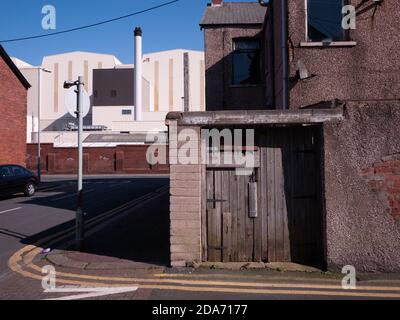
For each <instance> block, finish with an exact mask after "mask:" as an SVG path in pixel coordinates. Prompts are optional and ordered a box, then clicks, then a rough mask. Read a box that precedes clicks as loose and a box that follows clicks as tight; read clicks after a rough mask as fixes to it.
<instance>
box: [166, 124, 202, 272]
mask: <svg viewBox="0 0 400 320" xmlns="http://www.w3.org/2000/svg"><path fill="white" fill-rule="evenodd" d="M185 129H189V130H194V131H195V132H197V134H196V135H193V134H191V135H190V141H191V142H192V143H193V144H194V145H197V147H198V149H197V150H198V152H197V153H195V154H190V155H189V156H188V158H187V159H188V160H190V161H191V162H192V163H195V164H187V165H182V164H179V163H180V162H179V159H178V157H177V155H178V148H180V147H181V146H182V144H183V143H185V141H186V139H184V140H183V141H179V138H178V132H179V133H181V132H182V130H185ZM194 131H193V132H194ZM199 132H200V129H199V128H196V127H185V128H178V130H177V132H176V133H173V132H171V130H170V148H169V154H170V163H171V166H170V170H171V174H170V194H171V195H170V228H171V230H170V240H171V265H172V266H173V267H184V266H186V263H187V262H192V261H200V260H201V177H202V175H201V170H202V167H201V165H200V143H199V142H200V139H199V137H200V133H199ZM174 141H176V143H175V142H174Z"/></svg>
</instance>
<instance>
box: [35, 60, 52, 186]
mask: <svg viewBox="0 0 400 320" xmlns="http://www.w3.org/2000/svg"><path fill="white" fill-rule="evenodd" d="M42 71H43V72H46V73H51V71H50V70H46V69H44V68H40V67H39V68H38V164H37V176H38V178H39V181H41V175H42V168H41V161H42V159H41V158H42V157H41V153H42V147H41V137H40V134H41V130H42V129H41V125H40V119H41V110H42Z"/></svg>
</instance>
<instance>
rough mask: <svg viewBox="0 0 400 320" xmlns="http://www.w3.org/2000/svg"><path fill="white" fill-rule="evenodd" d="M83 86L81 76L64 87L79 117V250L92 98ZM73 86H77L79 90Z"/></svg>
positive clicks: (71, 108) (82, 235) (82, 234)
mask: <svg viewBox="0 0 400 320" xmlns="http://www.w3.org/2000/svg"><path fill="white" fill-rule="evenodd" d="M83 86H84V83H83V77H79V78H78V80H77V81H74V82H70V81H66V82H64V89H68V90H69V91H68V92H67V94H66V96H65V105H66V107H67V110H68V112H69V114H70V115H72V116H76V117H77V118H78V190H77V191H78V202H77V208H76V224H75V247H76V249H77V250H78V251H80V250H82V249H83V246H84V241H85V214H84V212H83V118H84V117H86V116H87V114H88V113H89V110H90V98H89V95H88V94H87V93H86V91H85V89H84V87H83ZM73 87H76V89H77V90H75V89H74V88H73ZM76 94H78V95H76Z"/></svg>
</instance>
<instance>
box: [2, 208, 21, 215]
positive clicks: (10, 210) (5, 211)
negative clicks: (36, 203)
mask: <svg viewBox="0 0 400 320" xmlns="http://www.w3.org/2000/svg"><path fill="white" fill-rule="evenodd" d="M21 209H22V208H14V209H9V210H4V211H0V214H2V213H7V212H13V211H17V210H21Z"/></svg>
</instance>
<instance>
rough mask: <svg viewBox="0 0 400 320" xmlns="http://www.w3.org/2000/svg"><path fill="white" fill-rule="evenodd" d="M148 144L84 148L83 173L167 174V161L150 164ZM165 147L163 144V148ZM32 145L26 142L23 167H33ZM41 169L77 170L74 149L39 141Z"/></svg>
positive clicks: (51, 171)
mask: <svg viewBox="0 0 400 320" xmlns="http://www.w3.org/2000/svg"><path fill="white" fill-rule="evenodd" d="M148 147H149V146H147V145H137V146H134V145H132V146H117V147H108V148H84V150H83V170H84V173H85V174H114V173H116V174H125V173H126V174H142V173H143V174H147V173H169V168H168V165H167V164H157V165H154V166H151V165H150V164H149V163H148V162H147V158H146V152H147V149H148ZM166 148H167V147H166ZM37 152H38V147H37V145H36V144H28V153H27V160H26V162H27V167H28V168H29V169H30V170H32V171H36V170H37ZM41 168H42V173H44V174H75V173H76V172H77V149H76V148H54V147H53V145H52V144H42V154H41Z"/></svg>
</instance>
